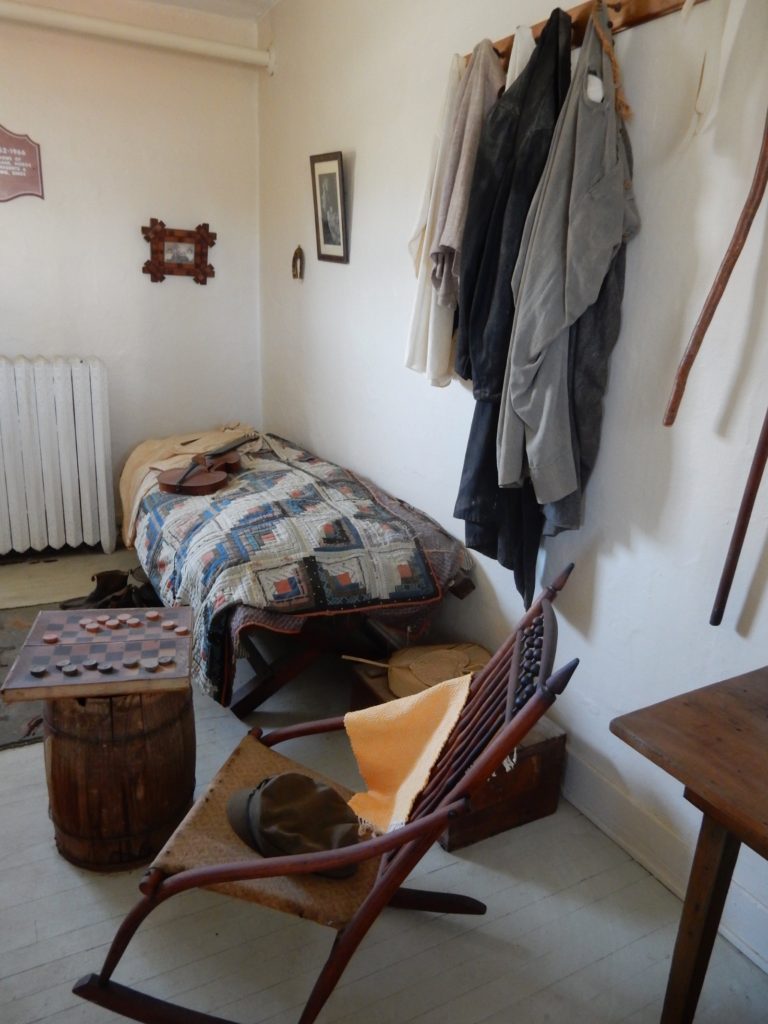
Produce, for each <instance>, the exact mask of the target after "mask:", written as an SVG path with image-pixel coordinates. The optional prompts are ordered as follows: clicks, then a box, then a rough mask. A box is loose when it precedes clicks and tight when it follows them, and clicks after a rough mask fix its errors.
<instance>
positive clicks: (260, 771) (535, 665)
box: [73, 566, 578, 1024]
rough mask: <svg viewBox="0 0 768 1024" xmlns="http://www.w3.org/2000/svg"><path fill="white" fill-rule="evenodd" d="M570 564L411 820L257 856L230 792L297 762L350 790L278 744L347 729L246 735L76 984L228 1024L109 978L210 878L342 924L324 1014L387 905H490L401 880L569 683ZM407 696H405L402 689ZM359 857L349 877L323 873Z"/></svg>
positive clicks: (119, 1004)
mask: <svg viewBox="0 0 768 1024" xmlns="http://www.w3.org/2000/svg"><path fill="white" fill-rule="evenodd" d="M572 568H573V566H569V567H568V568H567V569H566V570H565V571H564V572H563V573H561V575H560V576H559V577H558V578H557V579H556V580H555V581H554V583H553V584H552V585H551V586H550V587H548V588H546V590H545V591H544V593H543V594H542V595H540V596H539V598H537V600H536V601H535V602H534V604H533V605H532V606H531V608H530V609H529V611H528V612H527V613H526V614H525V615H524V616H523V618H522V619H521V620H520V622H519V623H518V626H517V628H516V629H515V632H514V633H513V634H512V635H511V636H510V637H509V639H508V640H507V641H506V642H505V643H504V644H503V645H502V647H501V648H499V650H498V651H497V652H496V654H495V655H494V656H493V658H492V659H491V660H490V661H489V662H488V664H487V665H486V666H485V667H484V668H483V669H481V670H480V672H478V673H477V675H476V676H475V677H474V678H473V679H472V682H471V684H470V688H469V695H468V697H467V699H466V703H465V704H464V706H463V708H462V710H461V712H460V715H459V717H458V720H457V722H456V724H455V726H454V727H453V729H452V731H451V733H450V735H449V737H448V740H447V741H446V743H445V744H444V746H443V749H442V751H441V752H440V754H439V756H438V758H437V760H436V762H435V764H434V766H433V768H432V770H431V772H430V774H429V777H428V780H427V782H426V785H425V786H424V788H423V789H422V790H421V792H420V793H419V795H418V796H417V797H416V800H415V802H414V804H413V807H412V810H411V813H410V815H409V816H408V820H407V821H406V823H405V824H404V825H403V826H402V827H400V828H397V829H396V830H394V831H390V832H386V833H384V834H382V835H375V836H373V837H369V838H362V839H361V840H360V841H359V842H358V843H356V844H354V845H352V846H346V847H343V848H340V849H335V850H329V851H322V852H317V853H307V854H294V855H291V856H277V857H261V856H260V855H259V854H258V853H256V852H255V851H251V850H249V848H248V847H246V846H245V844H244V843H242V842H241V841H240V840H239V839H238V837H237V836H236V835H235V833H234V832H233V831H232V829H231V827H230V826H229V823H228V820H227V815H226V805H227V800H228V798H229V796H230V794H231V793H233V792H234V791H235V790H237V789H241V788H243V787H247V786H255V785H257V784H258V782H259V780H261V779H264V778H266V777H268V776H273V775H277V774H279V773H282V772H288V771H299V772H301V773H303V774H305V775H309V776H310V777H312V778H315V779H320V780H321V781H323V782H326V783H329V784H330V785H332V786H333V787H334V788H335V789H336V790H338V791H339V792H340V793H341V794H342V795H343V796H344V798H345V799H348V798H349V797H350V795H351V794H350V792H349V791H348V790H346V789H345V788H344V787H342V786H340V785H338V784H337V783H335V782H332V780H329V779H326V778H323V777H322V776H320V775H318V774H317V773H316V772H313V771H311V770H309V769H307V768H306V767H305V766H304V765H301V764H298V763H297V762H295V761H292V760H290V759H288V758H286V757H283V756H282V755H280V754H278V753H276V752H275V751H274V750H272V747H274V746H275V745H276V744H277V743H280V742H282V741H284V740H289V739H293V738H296V737H298V736H309V735H313V734H314V735H316V734H320V733H325V732H331V731H334V730H338V729H342V728H343V727H344V719H343V717H338V718H332V719H327V720H325V721H317V722H310V723H305V724H302V725H298V726H295V727H290V728H284V729H277V730H274V731H272V732H271V733H269V735H266V736H262V733H261V730H260V729H254V730H253V731H252V732H250V733H249V734H248V735H247V736H245V737H244V738H243V740H242V741H241V743H240V745H239V746H238V747H237V748H236V749H235V751H234V752H233V754H232V755H231V756H230V757H229V759H228V760H227V762H226V763H225V764H224V766H223V767H222V768H221V770H220V771H219V773H218V774H217V776H216V777H215V779H214V780H213V782H212V783H211V785H210V786H209V788H208V790H207V791H206V792H205V793H204V795H203V796H202V797H201V798H200V799H199V800H198V801H197V803H196V804H195V806H194V807H193V808H192V810H191V811H190V812H189V814H188V815H187V817H186V818H185V820H184V821H183V822H182V824H181V825H180V826H179V828H178V829H177V831H176V832H175V834H174V835H173V836H172V837H171V839H170V840H169V841H168V843H167V844H166V846H165V847H164V849H163V850H162V851H161V852H160V854H159V855H158V856H157V857H156V858H155V861H154V862H153V864H152V865H151V867H150V868H149V870H148V872H147V874H146V875H145V876H144V878H143V880H142V882H141V883H140V886H139V888H140V890H141V892H142V893H143V894H144V895H143V897H142V899H141V900H140V901H139V902H138V903H137V904H136V906H135V907H134V908H133V910H131V911H130V912H129V914H128V916H127V917H126V918H125V920H124V922H123V924H122V925H121V926H120V928H119V930H118V932H117V934H116V935H115V938H114V940H113V942H112V946H111V948H110V950H109V952H108V954H107V957H106V960H105V961H104V966H103V967H102V969H101V972H100V973H99V974H90V975H87V976H86V977H84V978H81V979H80V981H78V982H77V984H76V985H75V987H74V989H73V991H74V992H75V993H76V994H77V995H79V996H82V997H83V998H84V999H87V1000H89V1001H91V1002H94V1003H97V1004H99V1005H100V1006H103V1007H105V1008H107V1009H109V1010H112V1011H113V1012H115V1013H119V1014H122V1015H123V1016H126V1017H130V1018H132V1019H134V1020H137V1021H143V1022H144V1024H182V1022H183V1024H229V1022H227V1021H225V1020H224V1019H223V1018H221V1017H217V1016H212V1015H210V1014H206V1013H201V1012H199V1011H196V1010H192V1009H188V1008H185V1007H181V1006H178V1005H175V1004H172V1003H169V1002H165V1001H163V1000H161V999H158V998H156V997H153V996H148V995H145V994H143V993H140V992H138V991H136V990H134V989H131V988H128V987H126V986H124V985H120V984H118V983H116V982H114V981H112V980H111V977H112V974H113V972H114V970H115V968H116V966H117V964H118V962H119V960H120V958H121V957H122V955H123V953H124V952H125V949H126V947H127V946H128V943H129V942H130V940H131V938H132V937H133V935H134V933H135V931H136V930H137V928H138V927H139V925H140V924H141V922H142V921H143V920H144V918H145V917H147V915H148V914H149V913H150V911H152V910H153V909H154V908H155V907H157V906H158V905H159V904H160V903H163V902H164V901H165V900H167V899H168V898H169V897H171V896H175V895H176V894H177V893H181V892H185V891H186V890H188V889H193V888H198V887H205V888H211V889H213V890H215V891H217V892H222V893H226V894H228V895H231V896H235V897H238V898H242V899H248V900H252V901H255V902H257V903H261V904H262V905H266V906H269V907H273V908H275V909H279V910H283V911H285V912H287V913H292V914H295V915H299V916H301V917H305V918H309V919H310V920H314V921H316V922H318V923H320V924H324V925H326V926H329V927H331V928H334V929H336V931H337V934H336V938H335V941H334V943H333V946H332V948H331V951H330V954H329V956H328V959H327V961H326V963H325V965H324V967H323V968H322V970H321V972H320V974H319V976H318V978H317V981H316V982H315V985H314V988H313V990H312V992H311V994H310V996H309V999H308V1001H307V1003H306V1005H305V1007H304V1010H303V1012H302V1014H301V1017H300V1019H299V1024H310V1022H311V1021H314V1020H315V1019H316V1017H317V1015H318V1014H319V1012H320V1010H321V1009H322V1007H323V1006H324V1005H325V1003H326V1001H327V999H328V998H329V996H330V995H331V993H332V991H333V989H334V987H335V985H336V983H337V982H338V980H339V978H340V977H341V974H342V972H343V971H344V969H345V968H346V966H347V964H348V962H349V960H350V958H351V957H352V955H353V953H354V952H355V950H356V949H357V947H358V945H359V944H360V942H361V940H362V939H363V937H364V936H365V934H366V933H367V932H368V929H369V928H370V927H371V925H372V924H373V923H374V921H375V920H376V918H377V917H378V915H379V914H380V913H381V911H382V910H383V909H384V908H385V907H395V908H405V909H409V910H426V911H431V912H436V913H453V914H483V913H485V910H486V907H485V905H484V904H483V903H481V902H479V901H478V900H475V899H472V898H470V897H468V896H461V895H456V894H451V893H440V892H427V891H424V890H419V889H412V888H406V887H404V885H403V883H404V882H405V880H406V878H407V876H408V875H409V874H410V872H411V871H412V870H413V869H414V867H415V866H416V865H417V864H418V862H419V861H420V859H421V858H422V857H423V856H424V854H425V853H426V852H427V850H428V849H429V848H430V847H431V846H432V844H433V843H434V842H436V840H437V839H438V838H439V837H440V835H441V834H442V832H443V831H444V829H445V828H446V825H447V824H448V822H449V821H450V820H452V819H455V818H456V817H457V816H459V815H462V814H465V813H467V812H468V810H469V809H470V807H471V797H472V794H473V792H475V791H476V790H477V789H478V787H480V786H481V785H482V784H483V783H484V782H485V781H486V780H487V779H488V778H489V777H490V776H491V775H492V774H493V773H494V772H496V771H499V770H500V771H504V770H505V767H504V766H505V762H506V765H507V766H508V765H509V760H508V759H509V757H510V755H512V754H513V752H514V750H515V747H516V746H517V744H519V743H520V741H521V740H522V739H523V738H524V737H525V735H526V734H527V733H528V731H529V730H530V729H531V728H532V727H533V726H534V725H535V723H536V722H537V721H538V719H539V718H540V717H541V716H542V715H543V714H544V712H545V711H546V710H547V709H548V708H549V707H550V705H551V704H552V703H553V702H554V700H555V698H556V696H557V695H559V694H560V693H562V691H563V689H564V688H565V686H566V684H567V683H568V680H569V679H570V677H571V675H572V674H573V672H574V670H575V668H576V666H577V664H578V661H577V660H574V661H571V662H570V663H569V664H568V665H566V666H564V667H563V668H562V669H560V670H559V671H558V672H555V673H554V674H553V675H550V674H549V673H550V670H551V667H552V662H553V659H554V647H555V640H556V623H555V619H554V615H553V613H552V609H551V606H550V602H551V601H552V600H554V598H555V596H556V595H557V593H558V591H559V590H560V589H561V588H562V587H563V585H564V584H565V582H566V580H567V578H568V576H569V574H570V571H571V569H572ZM404 699H406V700H407V699H409V698H404ZM351 864H356V865H357V870H356V872H355V873H354V874H353V875H352V876H351V877H348V878H344V879H340V878H328V877H319V876H318V875H317V874H316V872H318V871H322V872H327V871H328V870H332V869H337V868H343V867H344V866H349V865H351Z"/></svg>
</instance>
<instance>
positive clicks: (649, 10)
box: [467, 0, 704, 69]
mask: <svg viewBox="0 0 768 1024" xmlns="http://www.w3.org/2000/svg"><path fill="white" fill-rule="evenodd" d="M703 2H704V0H694V3H695V4H700V3H703ZM684 3H685V0H615V2H613V3H611V2H608V3H607V4H606V6H607V8H608V10H609V11H610V12H611V15H610V18H611V28H612V29H613V34H614V35H615V34H616V33H617V32H623V31H624V30H625V29H628V28H634V27H635V25H643V24H644V23H645V22H646V21H655V20H656V18H663V17H664V16H665V15H667V14H674V13H675V11H679V10H680V9H681V8H682V6H683V4H684ZM593 5H594V0H587V3H583V4H579V5H578V6H577V7H572V8H571V9H570V10H569V11H568V12H567V13H568V15H569V16H570V18H571V22H572V23H573V45H574V46H575V47H576V46H581V43H582V40H583V39H584V32H585V30H586V27H587V22H588V21H589V12H590V11H591V10H592V7H593ZM546 24H547V22H546V20H544V21H539V22H537V24H535V25H534V26H533V37H534V39H538V38H539V36H540V35H541V33H542V32H543V31H544V26H545V25H546ZM514 38H515V37H514V34H513V35H511V36H505V37H504V38H503V39H499V40H498V41H497V42H495V43H494V44H493V45H494V48H495V49H496V51H497V53H498V54H499V55H500V56H501V58H502V61H503V63H504V68H505V69H506V67H507V65H508V64H509V56H510V53H511V52H512V41H513V39H514ZM467 59H469V54H468V55H467Z"/></svg>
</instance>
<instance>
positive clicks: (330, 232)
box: [309, 153, 349, 263]
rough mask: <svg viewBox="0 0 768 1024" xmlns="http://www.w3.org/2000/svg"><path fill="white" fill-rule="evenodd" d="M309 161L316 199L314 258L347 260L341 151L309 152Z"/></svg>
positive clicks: (313, 196) (336, 261) (339, 261)
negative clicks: (314, 153) (316, 153)
mask: <svg viewBox="0 0 768 1024" xmlns="http://www.w3.org/2000/svg"><path fill="white" fill-rule="evenodd" d="M309 164H310V167H311V169H312V198H313V199H314V201H315V235H316V237H317V258H318V259H319V260H330V261H331V262H332V263H349V247H348V245H347V214H346V210H345V208H344V168H343V164H342V159H341V153H321V154H320V155H319V156H311V157H310V158H309Z"/></svg>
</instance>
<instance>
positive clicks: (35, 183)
mask: <svg viewBox="0 0 768 1024" xmlns="http://www.w3.org/2000/svg"><path fill="white" fill-rule="evenodd" d="M18 196H39V197H40V198H41V199H42V198H43V172H42V168H41V165H40V147H39V146H38V144H37V143H36V142H33V141H32V139H30V137H29V136H28V135H17V134H16V133H15V132H9V131H8V129H7V128H3V126H2V125H0V203H5V202H7V201H8V200H9V199H16V198H17V197H18Z"/></svg>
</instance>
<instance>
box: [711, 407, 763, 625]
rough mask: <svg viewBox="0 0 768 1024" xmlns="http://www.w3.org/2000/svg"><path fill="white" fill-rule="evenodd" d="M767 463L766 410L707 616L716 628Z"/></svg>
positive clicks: (720, 618)
mask: <svg viewBox="0 0 768 1024" xmlns="http://www.w3.org/2000/svg"><path fill="white" fill-rule="evenodd" d="M766 460H768V410H767V411H766V413H765V419H764V420H763V428H762V430H761V431H760V437H759V439H758V442H757V448H756V449H755V454H754V457H753V459H752V466H751V468H750V470H749V476H748V477H747V484H746V486H745V488H744V494H743V495H742V498H741V505H740V506H739V514H738V516H737V517H736V524H735V526H734V527H733V534H732V536H731V544H730V547H729V548H728V554H727V555H726V558H725V565H724V566H723V572H722V575H721V576H720V586H719V587H718V588H717V595H716V597H715V603H714V605H713V607H712V614H711V615H710V617H709V624H710V626H719V625H720V623H721V622H722V619H723V612H724V611H725V603H726V601H727V600H728V594H729V592H730V589H731V583H733V576H734V573H735V572H736V565H737V564H738V561H739V555H740V554H741V546H742V544H743V543H744V537H745V535H746V532H747V527H748V526H749V518H750V516H751V515H752V508H753V506H754V504H755V498H756V497H757V491H758V488H759V487H760V481H761V480H762V477H763V470H764V469H765V463H766Z"/></svg>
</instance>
